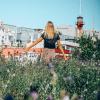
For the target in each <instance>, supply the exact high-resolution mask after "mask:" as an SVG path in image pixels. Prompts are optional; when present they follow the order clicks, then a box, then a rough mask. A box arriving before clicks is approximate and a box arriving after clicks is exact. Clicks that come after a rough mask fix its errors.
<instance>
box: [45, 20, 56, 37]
mask: <svg viewBox="0 0 100 100" xmlns="http://www.w3.org/2000/svg"><path fill="white" fill-rule="evenodd" d="M49 24H51V27H50V26H49ZM45 32H46V33H47V34H48V36H52V35H54V34H55V32H56V31H55V27H54V24H53V22H52V21H48V22H47V24H46V26H45Z"/></svg>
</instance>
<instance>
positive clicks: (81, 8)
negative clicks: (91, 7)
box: [80, 0, 82, 16]
mask: <svg viewBox="0 0 100 100" xmlns="http://www.w3.org/2000/svg"><path fill="white" fill-rule="evenodd" d="M81 14H82V0H80V16H81Z"/></svg>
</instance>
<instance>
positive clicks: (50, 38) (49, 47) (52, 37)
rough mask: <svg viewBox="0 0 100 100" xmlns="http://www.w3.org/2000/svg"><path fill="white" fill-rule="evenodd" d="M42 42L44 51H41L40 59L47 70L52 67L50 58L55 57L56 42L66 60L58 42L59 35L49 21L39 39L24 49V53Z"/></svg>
mask: <svg viewBox="0 0 100 100" xmlns="http://www.w3.org/2000/svg"><path fill="white" fill-rule="evenodd" d="M42 40H44V50H43V54H42V58H43V60H44V62H45V63H46V64H47V65H48V67H49V68H53V67H54V66H53V65H52V61H51V60H52V58H54V57H55V48H56V42H57V45H58V47H59V49H60V50H61V52H62V54H63V57H64V59H65V60H67V58H66V56H65V54H64V51H63V48H62V45H61V42H60V37H59V33H57V31H55V28H54V25H53V23H52V22H51V21H48V23H47V25H46V27H45V30H44V32H43V33H42V35H41V37H40V38H38V39H36V41H34V42H33V43H32V44H31V45H30V46H29V47H27V48H26V49H25V51H28V50H29V49H30V48H32V47H33V46H35V45H36V44H38V43H39V42H41V41H42Z"/></svg>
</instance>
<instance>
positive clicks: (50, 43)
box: [41, 32, 60, 49]
mask: <svg viewBox="0 0 100 100" xmlns="http://www.w3.org/2000/svg"><path fill="white" fill-rule="evenodd" d="M41 37H42V38H43V39H44V48H49V49H54V48H56V42H57V40H60V36H59V34H58V33H55V34H54V37H53V38H52V39H49V38H48V36H47V33H46V32H44V33H42V35H41Z"/></svg>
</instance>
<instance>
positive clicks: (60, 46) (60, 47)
mask: <svg viewBox="0 0 100 100" xmlns="http://www.w3.org/2000/svg"><path fill="white" fill-rule="evenodd" d="M57 44H58V48H59V49H60V50H61V52H62V54H63V56H64V59H65V60H67V58H66V55H65V53H64V50H63V48H62V44H61V42H60V40H58V41H57Z"/></svg>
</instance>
